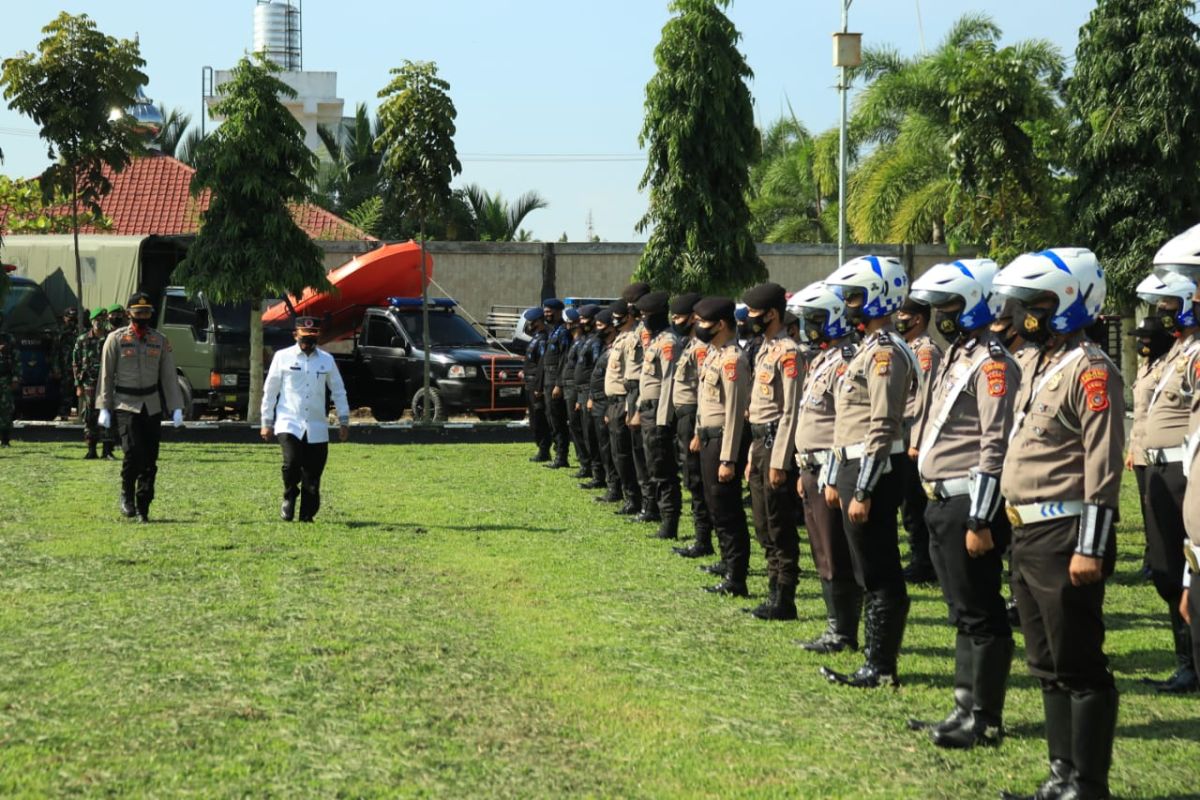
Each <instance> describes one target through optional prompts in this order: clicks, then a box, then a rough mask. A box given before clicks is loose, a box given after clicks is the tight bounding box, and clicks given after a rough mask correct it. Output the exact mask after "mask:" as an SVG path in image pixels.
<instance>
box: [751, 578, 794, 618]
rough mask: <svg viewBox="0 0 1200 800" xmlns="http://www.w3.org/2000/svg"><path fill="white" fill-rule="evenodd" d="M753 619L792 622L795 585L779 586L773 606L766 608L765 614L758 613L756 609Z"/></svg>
mask: <svg viewBox="0 0 1200 800" xmlns="http://www.w3.org/2000/svg"><path fill="white" fill-rule="evenodd" d="M752 613H753V614H754V616H755V617H757V618H758V619H762V620H767V621H779V620H785V621H786V620H793V619H796V617H797V614H796V587H795V585H794V584H793V585H790V586H789V585H787V584H780V585H779V590H778V591H777V593H776V595H775V604H774V605H772V606H771V607H770V608H768V609H767V610H766V611H765V612H763V613H759V611H758V609H755V610H754V611H753V612H752Z"/></svg>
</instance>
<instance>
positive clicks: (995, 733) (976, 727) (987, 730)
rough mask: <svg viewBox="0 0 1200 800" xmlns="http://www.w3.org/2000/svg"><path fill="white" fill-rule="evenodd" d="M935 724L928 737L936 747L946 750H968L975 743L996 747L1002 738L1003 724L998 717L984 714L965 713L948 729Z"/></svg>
mask: <svg viewBox="0 0 1200 800" xmlns="http://www.w3.org/2000/svg"><path fill="white" fill-rule="evenodd" d="M943 724H944V723H941V724H939V725H935V726H934V727H933V728H932V729H931V730H930V731H929V738H930V739H932V740H933V743H934V744H936V745H937V746H938V747H944V748H946V749H948V750H970V749H971V748H972V747H975V746H976V745H980V746H985V747H996V746H998V745H999V744H1000V742H1002V741H1003V740H1004V726H1003V725H1001V724H1000V720H998V719H989V718H988V716H987V715H986V714H983V713H981V712H975V713H974V714H969V715H967V718H966V719H964V720H963V721H962V722H961V723H960V724H959V725H957V726H954V727H951V728H949V729H947V728H944V727H942V725H943Z"/></svg>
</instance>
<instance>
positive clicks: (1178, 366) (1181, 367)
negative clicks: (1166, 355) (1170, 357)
mask: <svg viewBox="0 0 1200 800" xmlns="http://www.w3.org/2000/svg"><path fill="white" fill-rule="evenodd" d="M1187 365H1188V358H1187V356H1184V357H1182V358H1180V359H1177V360H1176V361H1175V371H1176V372H1178V373H1179V374H1180V375H1182V374H1183V373H1185V372H1187Z"/></svg>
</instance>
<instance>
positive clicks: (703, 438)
mask: <svg viewBox="0 0 1200 800" xmlns="http://www.w3.org/2000/svg"><path fill="white" fill-rule="evenodd" d="M724 433H725V429H724V428H715V427H713V428H697V429H696V435H697V436H699V437H700V444H704V443H706V442H711V441H712V440H713V439H720V438H721V435H722V434H724Z"/></svg>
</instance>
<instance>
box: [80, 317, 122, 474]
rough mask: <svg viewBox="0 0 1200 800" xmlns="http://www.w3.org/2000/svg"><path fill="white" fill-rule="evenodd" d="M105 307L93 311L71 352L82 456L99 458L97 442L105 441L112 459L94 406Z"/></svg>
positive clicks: (108, 438) (108, 440)
mask: <svg viewBox="0 0 1200 800" xmlns="http://www.w3.org/2000/svg"><path fill="white" fill-rule="evenodd" d="M107 311H108V310H107V309H104V308H97V309H95V310H94V311H92V327H91V329H90V330H88V331H86V332H84V333H81V334H79V336H78V337H76V339H75V348H74V349H73V350H72V352H71V373H72V375H73V377H74V380H75V387H76V388H75V395H76V396H77V397H78V398H79V421H80V422H81V423H83V441H84V443H85V444H87V454H86V455H85V456H84V458H85V459H94V458H99V456H97V455H96V444H97V443H98V442H103V443H104V458H105V459H107V460H111V459H112V458H113V441H112V436H111V435H109V433H108V431H106V430H104V429H103V428H101V427H100V421H99V420H100V412H99V411H98V410H97V409H96V384H98V383H99V382H100V356H101V351H102V350H103V348H104V339H105V337H106V336H108V333H107V324H106V320H107V316H108V314H107Z"/></svg>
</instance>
